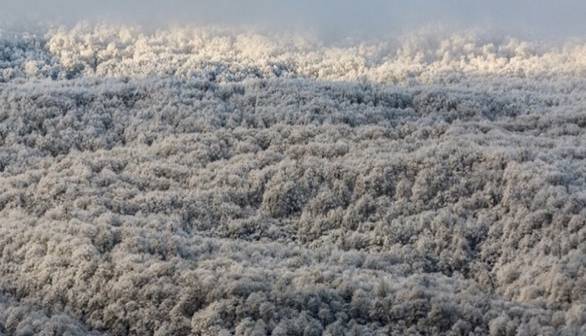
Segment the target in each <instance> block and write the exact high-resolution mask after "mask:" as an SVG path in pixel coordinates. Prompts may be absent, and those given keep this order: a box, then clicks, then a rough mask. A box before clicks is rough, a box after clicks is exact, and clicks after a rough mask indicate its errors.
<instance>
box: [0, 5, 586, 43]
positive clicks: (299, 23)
mask: <svg viewBox="0 0 586 336" xmlns="http://www.w3.org/2000/svg"><path fill="white" fill-rule="evenodd" d="M585 17H586V1H584V0H508V1H507V0H491V1H488V0H484V1H477V0H386V1H385V0H354V1H350V0H281V1H271V0H192V1H189V0H159V1H156V0H126V1H124V0H93V1H89V0H0V19H2V20H4V21H8V22H21V21H26V20H35V21H39V20H41V21H53V22H55V21H58V22H61V23H72V22H76V21H79V20H114V21H123V22H129V21H131V22H138V23H141V24H145V23H153V24H157V23H175V22H178V23H186V22H187V23H208V22H213V23H220V24H246V25H249V24H252V25H255V24H258V25H263V26H267V25H269V26H273V27H277V28H279V27H280V28H291V27H292V28H296V27H304V28H308V29H313V30H319V31H321V32H324V33H328V34H336V35H347V34H350V35H351V34H371V33H386V32H389V31H391V30H393V29H412V28H413V27H418V26H426V25H433V24H442V25H447V26H455V27H462V26H464V27H470V26H488V27H490V28H493V29H499V30H503V31H511V32H515V33H524V34H535V35H546V36H582V35H585V34H586V20H584V18H585Z"/></svg>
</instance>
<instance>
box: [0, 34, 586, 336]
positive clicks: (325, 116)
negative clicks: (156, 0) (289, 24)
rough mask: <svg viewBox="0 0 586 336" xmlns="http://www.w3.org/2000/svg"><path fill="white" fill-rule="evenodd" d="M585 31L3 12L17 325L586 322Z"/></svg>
mask: <svg viewBox="0 0 586 336" xmlns="http://www.w3.org/2000/svg"><path fill="white" fill-rule="evenodd" d="M585 104H586V42H583V41H557V42H544V41H542V42H538V41H524V40H519V39H515V38H508V37H498V36H497V37H495V35H490V34H482V33H478V32H476V33H473V32H462V33H457V32H456V33H453V32H452V33H449V34H446V33H437V32H429V31H428V32H418V33H413V34H408V35H405V36H401V37H396V38H393V39H386V40H372V41H368V42H364V41H363V42H353V41H337V42H331V41H322V40H319V39H317V38H312V37H309V36H304V35H301V34H299V35H295V34H287V33H284V32H280V33H259V32H254V31H248V32H247V31H233V30H230V29H226V28H201V27H200V28H194V27H176V28H168V29H159V30H152V29H151V30H147V29H141V28H138V27H132V26H116V25H105V24H103V25H93V24H81V25H78V26H75V27H72V28H60V29H47V30H39V29H37V30H35V32H33V33H24V32H22V31H18V32H14V31H8V30H3V31H1V33H0V335H3V334H4V335H13V334H14V335H29V334H35V333H42V332H44V334H43V335H85V334H92V335H102V334H104V335H160V336H161V335H190V334H195V335H229V334H236V335H320V334H322V333H324V334H326V335H386V334H391V335H405V334H413V335H416V334H422V335H487V334H490V335H519V336H526V335H582V334H585V333H586V210H585V208H586V105H585Z"/></svg>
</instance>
